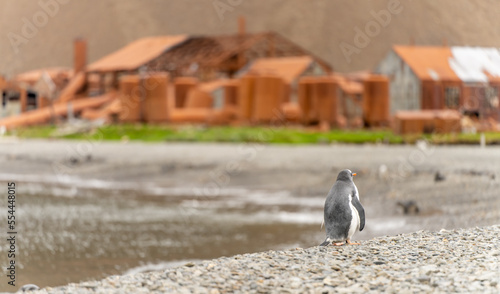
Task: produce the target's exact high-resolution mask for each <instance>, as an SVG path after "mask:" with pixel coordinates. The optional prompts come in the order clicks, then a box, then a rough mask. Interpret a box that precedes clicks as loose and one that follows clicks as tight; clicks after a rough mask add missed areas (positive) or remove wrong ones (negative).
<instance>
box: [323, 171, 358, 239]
mask: <svg viewBox="0 0 500 294" xmlns="http://www.w3.org/2000/svg"><path fill="white" fill-rule="evenodd" d="M355 175H356V174H355V173H353V172H352V171H350V170H348V169H345V170H343V171H341V172H340V173H339V175H338V176H337V181H336V182H335V184H333V187H332V188H331V189H330V192H329V193H328V196H327V197H326V201H325V210H324V223H325V228H326V240H325V241H324V242H323V243H321V245H320V246H326V245H329V244H330V243H333V244H334V245H336V246H341V245H343V244H345V242H347V243H348V244H350V245H359V243H352V242H351V238H352V236H353V235H354V233H355V232H356V231H357V230H360V231H362V230H363V228H364V227H365V210H364V208H363V206H362V205H361V202H360V201H359V193H358V188H357V187H356V185H355V184H354V182H353V181H352V177H353V176H355Z"/></svg>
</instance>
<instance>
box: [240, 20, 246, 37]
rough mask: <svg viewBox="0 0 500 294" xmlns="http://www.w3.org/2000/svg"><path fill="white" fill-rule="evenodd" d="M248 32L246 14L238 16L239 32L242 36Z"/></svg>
mask: <svg viewBox="0 0 500 294" xmlns="http://www.w3.org/2000/svg"><path fill="white" fill-rule="evenodd" d="M246 33H247V31H246V19H245V17H244V16H240V17H239V18H238V34H239V35H240V36H244V35H245V34H246Z"/></svg>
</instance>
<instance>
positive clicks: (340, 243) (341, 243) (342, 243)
mask: <svg viewBox="0 0 500 294" xmlns="http://www.w3.org/2000/svg"><path fill="white" fill-rule="evenodd" d="M332 244H333V245H335V246H342V245H344V242H339V243H332Z"/></svg>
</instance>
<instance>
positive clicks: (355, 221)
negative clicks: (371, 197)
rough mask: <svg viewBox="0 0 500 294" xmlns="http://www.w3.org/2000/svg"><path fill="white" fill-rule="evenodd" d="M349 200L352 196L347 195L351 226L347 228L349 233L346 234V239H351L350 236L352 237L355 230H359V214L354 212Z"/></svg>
mask: <svg viewBox="0 0 500 294" xmlns="http://www.w3.org/2000/svg"><path fill="white" fill-rule="evenodd" d="M351 200H352V196H351V195H349V207H350V208H351V215H352V218H351V225H350V226H349V232H348V233H347V239H351V237H352V235H354V233H355V232H356V231H357V230H359V223H360V221H359V213H358V211H357V210H356V208H355V207H354V205H352V203H351Z"/></svg>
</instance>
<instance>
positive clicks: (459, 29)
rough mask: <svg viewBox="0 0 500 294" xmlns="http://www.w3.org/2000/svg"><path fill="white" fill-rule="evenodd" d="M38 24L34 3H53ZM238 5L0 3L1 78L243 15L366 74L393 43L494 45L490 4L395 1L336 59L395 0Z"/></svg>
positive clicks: (109, 0)
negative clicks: (83, 49) (222, 9)
mask: <svg viewBox="0 0 500 294" xmlns="http://www.w3.org/2000/svg"><path fill="white" fill-rule="evenodd" d="M55 1H58V2H61V3H64V2H66V4H60V5H59V11H58V12H57V13H53V16H49V17H48V19H44V15H43V13H41V12H42V11H43V10H42V7H41V6H40V4H39V3H52V4H53V3H58V2H55ZM229 2H231V3H238V2H241V4H240V5H238V6H236V7H233V8H232V9H233V10H232V11H228V12H226V13H225V14H224V17H223V19H221V18H219V15H218V13H217V11H216V10H215V9H214V3H228V0H168V1H163V0H127V1H124V0H100V1H77V0H41V1H35V0H16V1H1V2H0V73H3V74H6V75H12V74H16V73H19V72H22V71H25V70H29V69H35V68H40V67H49V66H57V65H62V66H71V64H72V40H73V38H75V37H78V36H83V37H86V38H87V39H88V41H89V61H94V60H96V59H98V58H100V57H102V56H103V55H105V54H107V53H109V52H112V51H114V50H116V49H117V48H120V47H122V46H123V45H125V44H127V43H128V42H130V41H132V40H134V39H137V38H139V37H142V36H149V35H161V34H221V33H233V32H235V31H236V29H237V28H236V23H237V17H238V16H239V15H244V16H246V17H247V29H248V31H264V30H274V31H277V32H279V33H280V34H282V35H284V36H285V37H287V38H289V39H291V40H293V41H295V42H297V43H298V44H300V45H302V46H303V47H305V48H307V49H309V50H310V51H312V52H314V53H316V54H317V55H319V56H321V57H323V58H324V59H326V60H327V61H329V62H330V63H331V64H332V65H333V66H334V68H335V69H336V70H338V71H343V72H346V71H354V70H360V69H365V68H372V67H373V66H374V65H375V64H376V63H377V62H378V61H379V60H380V59H381V58H382V57H383V56H384V55H385V54H386V52H387V51H388V50H389V48H390V47H391V45H392V44H395V43H399V44H407V43H408V42H409V41H410V39H411V38H413V39H414V41H415V43H416V44H434V45H436V44H442V42H443V39H447V42H448V44H450V45H478V46H497V47H500V31H499V30H498V27H500V17H498V15H500V2H498V1H494V0H478V1H469V0H440V1H435V0H425V1H424V0H421V1H416V0H414V1H404V0H401V3H400V7H399V6H397V5H396V7H397V10H401V9H402V11H401V12H400V13H399V14H392V16H391V20H390V22H389V24H388V25H387V26H386V27H383V28H382V29H381V30H380V33H379V34H377V35H375V36H373V37H371V38H370V42H369V44H368V45H367V46H366V48H363V49H361V50H360V51H359V52H357V53H353V54H352V56H351V58H352V60H351V62H347V60H346V59H345V58H344V55H343V54H342V51H341V49H340V45H341V44H342V42H345V43H349V44H351V45H354V37H355V34H356V33H355V27H359V28H360V29H362V30H364V28H365V25H366V24H367V23H368V22H370V21H372V20H374V17H373V16H372V14H371V12H378V11H380V10H381V9H387V6H388V5H389V4H390V3H396V4H397V2H398V1H396V0H372V1H361V0H359V1H349V0H343V1H341V0H314V1H313V0H311V1H304V0H266V1H258V0H253V1H251V0H246V1H245V0H240V1H237V0H232V1H229ZM33 17H35V18H36V17H38V20H37V21H38V23H39V24H40V27H39V28H38V32H36V33H33V32H29V33H32V34H31V35H29V36H27V38H25V39H24V40H23V42H24V43H20V45H19V46H18V49H19V51H18V52H17V53H16V52H15V51H14V47H13V46H12V45H11V41H10V40H9V36H10V37H11V38H12V36H13V34H16V35H17V36H23V33H22V29H23V26H24V21H23V18H24V19H28V20H30V22H33Z"/></svg>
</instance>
